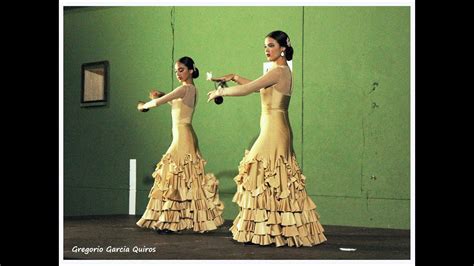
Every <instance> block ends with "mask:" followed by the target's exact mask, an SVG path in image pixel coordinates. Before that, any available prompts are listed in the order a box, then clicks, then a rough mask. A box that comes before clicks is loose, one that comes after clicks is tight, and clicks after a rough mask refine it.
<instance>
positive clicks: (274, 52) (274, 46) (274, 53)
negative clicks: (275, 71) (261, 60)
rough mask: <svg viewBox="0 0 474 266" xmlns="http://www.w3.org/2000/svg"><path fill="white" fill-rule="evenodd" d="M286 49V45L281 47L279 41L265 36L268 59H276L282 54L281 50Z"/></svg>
mask: <svg viewBox="0 0 474 266" xmlns="http://www.w3.org/2000/svg"><path fill="white" fill-rule="evenodd" d="M282 51H285V47H281V46H280V44H278V42H277V41H276V40H275V39H273V38H271V37H267V38H265V56H266V57H267V60H268V61H275V60H277V59H278V58H279V57H280V56H281V52H282Z"/></svg>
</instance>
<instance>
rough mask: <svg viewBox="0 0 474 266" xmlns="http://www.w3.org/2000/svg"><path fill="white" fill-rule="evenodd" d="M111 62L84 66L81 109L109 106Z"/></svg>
mask: <svg viewBox="0 0 474 266" xmlns="http://www.w3.org/2000/svg"><path fill="white" fill-rule="evenodd" d="M108 87H109V61H100V62H92V63H85V64H82V74H81V107H89V106H104V105H107V95H108V89H109V88H108Z"/></svg>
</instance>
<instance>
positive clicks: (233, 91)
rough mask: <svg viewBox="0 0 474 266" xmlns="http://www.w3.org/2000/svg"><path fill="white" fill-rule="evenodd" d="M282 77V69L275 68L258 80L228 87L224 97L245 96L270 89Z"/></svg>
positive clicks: (224, 91)
mask: <svg viewBox="0 0 474 266" xmlns="http://www.w3.org/2000/svg"><path fill="white" fill-rule="evenodd" d="M280 76H281V69H279V68H274V69H272V70H270V71H268V72H267V73H265V74H264V75H263V76H261V77H259V78H258V79H256V80H254V81H251V82H249V83H247V84H244V85H238V86H233V87H228V88H225V89H224V90H223V93H224V94H223V96H244V95H248V94H250V93H252V92H255V91H258V90H260V89H262V88H267V87H270V86H272V85H274V84H276V83H277V82H278V81H279V79H280Z"/></svg>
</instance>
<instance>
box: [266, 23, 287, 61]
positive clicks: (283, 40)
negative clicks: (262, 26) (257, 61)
mask: <svg viewBox="0 0 474 266" xmlns="http://www.w3.org/2000/svg"><path fill="white" fill-rule="evenodd" d="M266 37H270V38H272V39H275V40H276V41H277V42H278V44H279V45H280V46H281V47H286V49H285V55H286V59H287V60H288V61H290V60H291V59H293V47H291V43H290V37H288V34H286V33H285V32H283V31H281V30H276V31H272V32H270V33H269V34H267V36H266Z"/></svg>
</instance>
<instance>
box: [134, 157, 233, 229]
mask: <svg viewBox="0 0 474 266" xmlns="http://www.w3.org/2000/svg"><path fill="white" fill-rule="evenodd" d="M205 163H206V161H205V160H204V159H202V158H199V157H198V156H192V155H191V154H187V155H186V156H185V158H184V159H183V160H179V161H175V160H174V158H173V156H172V155H171V154H170V153H167V154H165V155H163V158H162V160H161V161H160V162H159V163H158V164H157V166H156V169H155V171H154V172H153V174H152V176H153V177H154V179H155V182H154V184H153V187H152V188H151V191H150V193H149V195H148V197H149V199H150V200H149V202H148V205H147V207H146V211H145V213H144V214H143V216H142V218H141V219H140V220H139V221H138V222H137V225H138V226H140V227H143V228H151V229H155V230H164V229H167V230H171V231H180V230H185V229H192V230H193V231H196V232H206V231H210V230H215V229H217V226H220V225H222V224H223V222H224V220H223V219H222V212H223V209H224V204H223V203H222V202H221V201H220V200H219V193H218V184H219V183H218V180H217V179H216V177H215V176H214V175H213V174H205V172H204V165H205Z"/></svg>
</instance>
